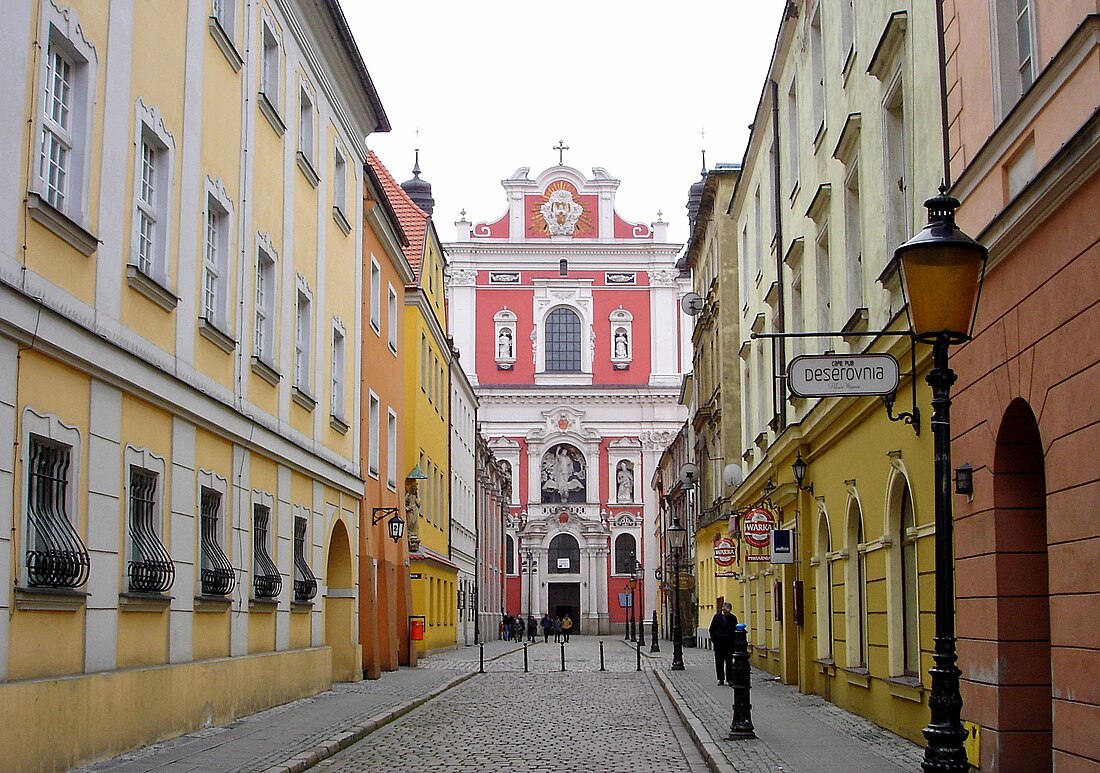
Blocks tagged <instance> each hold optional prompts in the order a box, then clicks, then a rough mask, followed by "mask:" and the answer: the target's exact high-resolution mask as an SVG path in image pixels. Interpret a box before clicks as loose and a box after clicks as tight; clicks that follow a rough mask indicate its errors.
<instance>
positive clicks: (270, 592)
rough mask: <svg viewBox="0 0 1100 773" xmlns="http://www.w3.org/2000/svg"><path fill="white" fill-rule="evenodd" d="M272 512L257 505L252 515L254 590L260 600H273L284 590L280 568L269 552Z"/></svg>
mask: <svg viewBox="0 0 1100 773" xmlns="http://www.w3.org/2000/svg"><path fill="white" fill-rule="evenodd" d="M270 517H271V512H270V511H269V510H268V509H267V508H266V507H264V506H263V505H256V506H255V509H254V510H253V513H252V552H253V557H252V559H253V563H254V564H255V567H254V569H255V572H254V575H253V578H252V590H253V593H254V595H255V596H256V598H258V599H273V598H275V597H276V596H278V595H279V591H281V590H282V589H283V578H282V577H280V576H279V568H278V567H277V566H275V562H274V561H272V560H271V556H270V555H268V552H267V541H268V540H267V525H268V521H269V519H270Z"/></svg>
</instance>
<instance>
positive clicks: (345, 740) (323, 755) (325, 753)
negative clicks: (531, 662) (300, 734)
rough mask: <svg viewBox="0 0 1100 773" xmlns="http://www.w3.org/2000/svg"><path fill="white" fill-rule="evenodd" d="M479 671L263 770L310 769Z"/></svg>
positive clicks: (278, 772)
mask: <svg viewBox="0 0 1100 773" xmlns="http://www.w3.org/2000/svg"><path fill="white" fill-rule="evenodd" d="M476 675H477V672H476V671H474V672H472V673H469V674H461V675H460V676H456V677H455V678H454V679H451V680H450V681H448V682H445V683H443V684H442V685H440V686H439V687H436V688H435V689H434V690H432V691H431V692H428V693H426V694H424V695H421V696H420V697H419V698H414V699H413V700H411V701H406V702H405V703H401V704H399V705H397V706H396V707H394V708H393V709H390V710H389V711H384V712H382V713H381V714H377V715H375V716H373V717H371V718H370V719H368V720H367V721H366V722H364V723H362V724H360V725H355V726H354V727H352V728H351V729H349V730H344V731H342V732H340V733H337V734H336V735H334V736H331V737H330V738H328V739H326V740H324V741H322V742H321V743H320V744H319V745H318V746H315V747H313V748H312V749H307V750H306V751H303V752H299V753H298V754H295V755H294V756H293V757H290V758H288V759H286V760H283V762H281V763H279V764H276V765H272V766H271V767H270V768H268V769H267V770H265V771H264V773H302V771H304V770H308V769H309V768H311V767H313V766H314V765H316V764H317V763H319V762H321V761H322V760H326V759H328V758H329V757H332V756H333V755H335V754H337V753H338V752H341V751H343V750H344V749H346V748H348V747H349V746H351V745H352V744H354V743H356V742H358V741H361V740H363V738H365V737H366V736H368V735H370V734H371V733H373V732H374V731H375V730H377V729H378V728H380V727H382V726H383V725H386V724H389V723H390V722H392V721H394V720H395V719H397V718H399V717H401V716H403V715H405V714H408V713H409V712H410V711H412V710H413V709H415V708H417V707H418V706H421V705H423V704H424V703H427V702H428V701H430V700H431V699H432V698H435V697H438V696H439V695H442V694H443V693H445V692H446V691H447V690H450V689H451V688H452V687H457V686H458V685H460V684H462V683H463V682H465V681H466V680H467V679H470V678H472V677H474V676H476Z"/></svg>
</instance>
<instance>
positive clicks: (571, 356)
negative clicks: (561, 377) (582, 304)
mask: <svg viewBox="0 0 1100 773" xmlns="http://www.w3.org/2000/svg"><path fill="white" fill-rule="evenodd" d="M580 369H581V318H580V317H579V316H577V313H576V312H574V311H573V310H572V309H567V308H564V307H562V308H557V309H554V310H553V311H551V312H550V314H549V315H548V316H547V317H546V370H548V371H556V372H559V373H563V372H564V373H579V372H580Z"/></svg>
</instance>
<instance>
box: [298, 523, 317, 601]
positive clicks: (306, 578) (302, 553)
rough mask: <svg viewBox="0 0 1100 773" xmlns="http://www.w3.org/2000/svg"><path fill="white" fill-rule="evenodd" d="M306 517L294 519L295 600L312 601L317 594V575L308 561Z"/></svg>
mask: <svg viewBox="0 0 1100 773" xmlns="http://www.w3.org/2000/svg"><path fill="white" fill-rule="evenodd" d="M306 527H307V525H306V519H305V518H295V519H294V600H295V601H303V602H304V601H312V600H313V597H314V596H316V595H317V577H316V576H314V574H313V571H312V570H311V569H310V568H309V563H307V562H306Z"/></svg>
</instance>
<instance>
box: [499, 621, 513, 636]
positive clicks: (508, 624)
mask: <svg viewBox="0 0 1100 773" xmlns="http://www.w3.org/2000/svg"><path fill="white" fill-rule="evenodd" d="M500 625H501V628H502V629H503V630H504V641H508V640H509V639H511V638H512V616H511V615H505V616H504V622H502V623H501V624H500Z"/></svg>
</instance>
